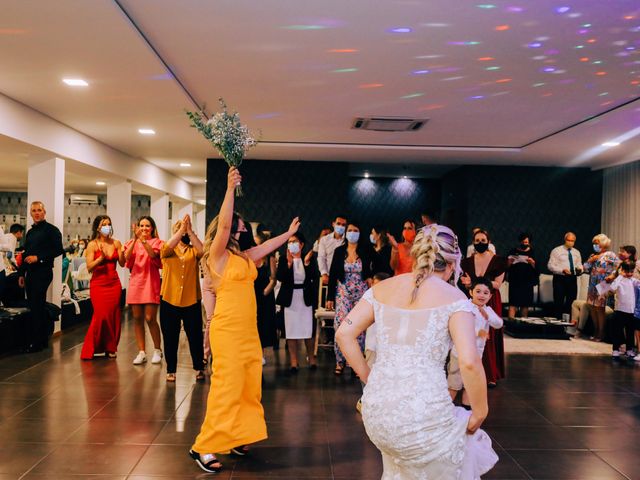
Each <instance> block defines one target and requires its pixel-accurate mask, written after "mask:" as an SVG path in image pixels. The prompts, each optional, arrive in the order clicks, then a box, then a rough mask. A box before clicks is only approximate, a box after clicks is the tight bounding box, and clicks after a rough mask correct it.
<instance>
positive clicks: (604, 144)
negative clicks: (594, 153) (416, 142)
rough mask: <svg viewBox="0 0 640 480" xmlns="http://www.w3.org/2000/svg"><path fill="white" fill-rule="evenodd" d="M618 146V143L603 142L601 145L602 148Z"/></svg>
mask: <svg viewBox="0 0 640 480" xmlns="http://www.w3.org/2000/svg"><path fill="white" fill-rule="evenodd" d="M618 145H620V142H604V143H603V144H602V146H603V147H617V146H618Z"/></svg>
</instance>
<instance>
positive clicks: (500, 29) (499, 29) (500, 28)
mask: <svg viewBox="0 0 640 480" xmlns="http://www.w3.org/2000/svg"><path fill="white" fill-rule="evenodd" d="M510 28H511V27H510V26H509V25H498V26H497V27H496V28H495V30H496V31H497V32H504V31H507V30H509V29H510Z"/></svg>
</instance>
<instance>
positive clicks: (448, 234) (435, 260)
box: [411, 224, 462, 301]
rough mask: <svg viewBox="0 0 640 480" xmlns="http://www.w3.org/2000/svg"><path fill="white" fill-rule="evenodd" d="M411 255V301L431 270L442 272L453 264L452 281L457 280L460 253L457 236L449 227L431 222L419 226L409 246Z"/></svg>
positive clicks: (459, 269)
mask: <svg viewBox="0 0 640 480" xmlns="http://www.w3.org/2000/svg"><path fill="white" fill-rule="evenodd" d="M411 256H412V257H413V275H414V285H415V286H414V289H413V295H412V301H413V300H415V298H416V295H417V294H418V288H420V285H422V282H423V281H424V280H425V279H426V278H427V277H428V276H429V275H431V274H432V273H433V272H443V271H444V270H445V269H446V268H447V265H449V264H453V275H454V282H455V283H457V282H458V278H459V277H460V273H461V272H462V270H461V268H460V260H461V258H462V254H461V252H460V246H459V245H458V237H456V234H455V233H453V231H452V230H451V229H450V228H449V227H445V226H444V225H438V224H431V225H427V226H426V227H423V228H421V229H420V230H419V231H418V234H417V235H416V238H415V240H414V241H413V246H412V247H411Z"/></svg>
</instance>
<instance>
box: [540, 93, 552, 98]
mask: <svg viewBox="0 0 640 480" xmlns="http://www.w3.org/2000/svg"><path fill="white" fill-rule="evenodd" d="M552 95H553V93H543V94H542V96H543V97H550V96H552Z"/></svg>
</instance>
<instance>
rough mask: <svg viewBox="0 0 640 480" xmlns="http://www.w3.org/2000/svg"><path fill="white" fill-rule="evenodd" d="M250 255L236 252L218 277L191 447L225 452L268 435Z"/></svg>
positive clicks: (204, 450)
mask: <svg viewBox="0 0 640 480" xmlns="http://www.w3.org/2000/svg"><path fill="white" fill-rule="evenodd" d="M257 274H258V273H257V270H256V266H255V264H254V263H253V261H251V260H249V259H245V258H243V257H240V256H238V255H233V254H231V255H229V260H228V261H227V265H226V266H225V269H224V271H223V272H222V275H219V274H218V273H216V272H213V275H214V276H218V277H220V282H219V286H218V288H217V292H216V297H217V301H216V308H215V311H214V314H213V319H212V321H211V331H210V334H209V339H210V341H211V356H212V358H213V375H212V376H211V389H210V390H209V397H208V399H207V413H206V415H205V419H204V423H203V424H202V427H201V428H200V434H199V435H198V437H197V438H196V441H195V444H194V445H193V450H194V451H195V452H198V453H200V454H205V453H225V452H227V451H229V450H230V449H231V448H234V447H238V446H240V445H248V444H251V443H255V442H258V441H260V440H264V439H265V438H267V425H266V423H265V421H264V409H263V408H262V404H261V403H260V400H261V397H262V348H261V346H260V337H259V336H258V327H257V321H256V315H257V313H256V297H255V292H254V289H253V282H254V280H255V279H256V276H257Z"/></svg>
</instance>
